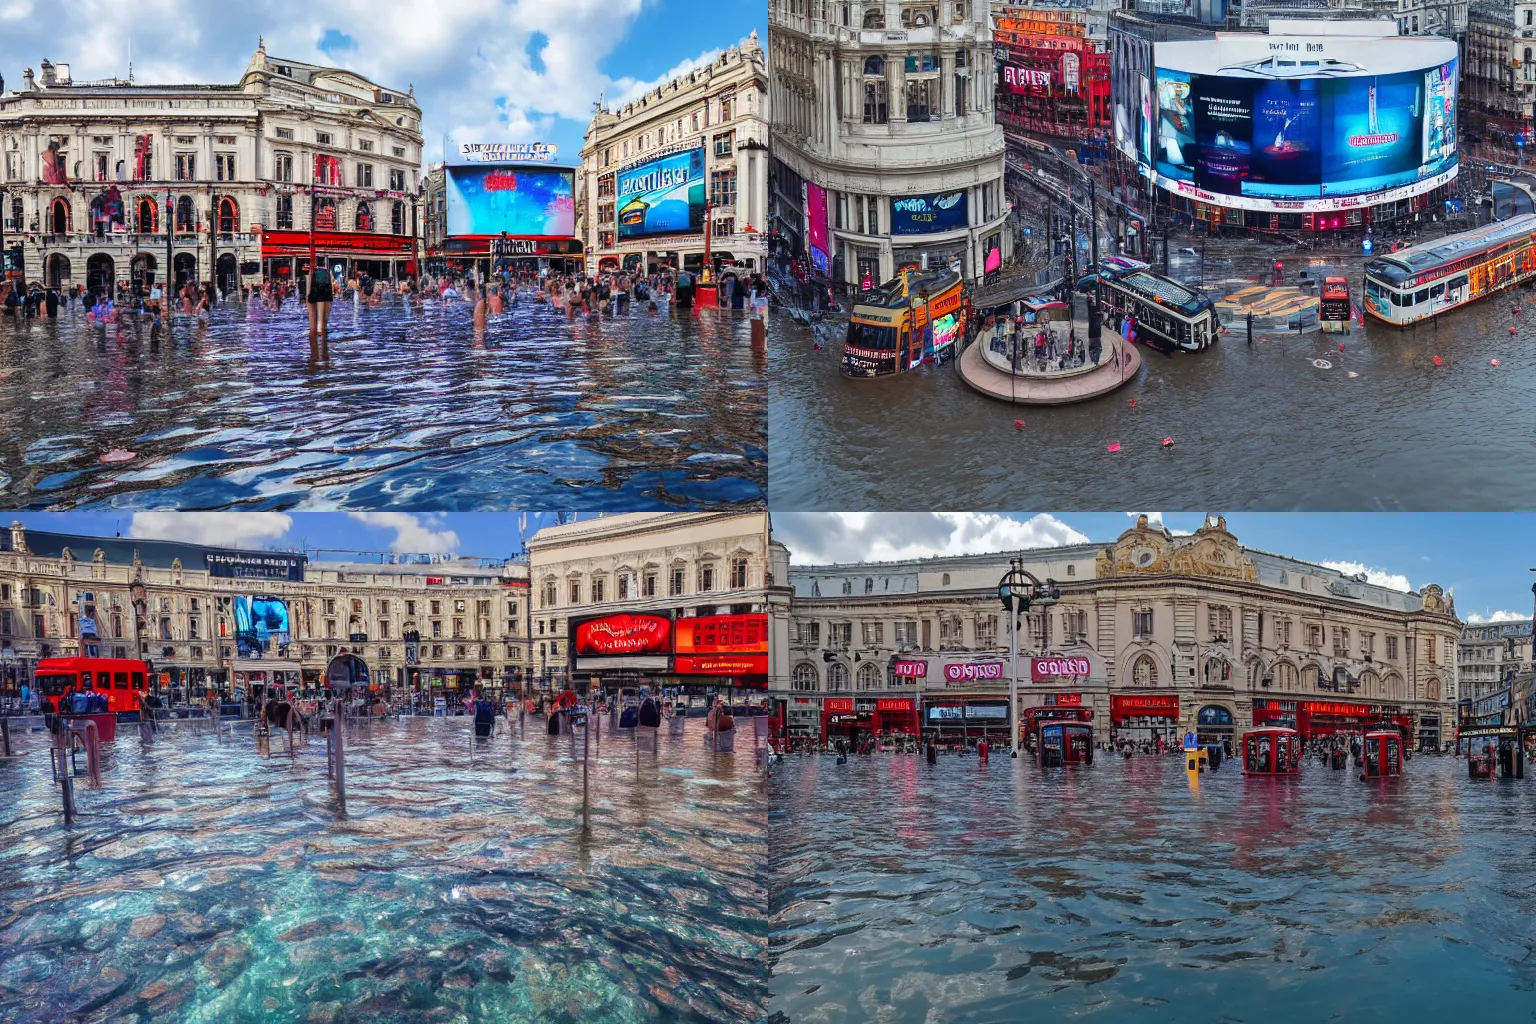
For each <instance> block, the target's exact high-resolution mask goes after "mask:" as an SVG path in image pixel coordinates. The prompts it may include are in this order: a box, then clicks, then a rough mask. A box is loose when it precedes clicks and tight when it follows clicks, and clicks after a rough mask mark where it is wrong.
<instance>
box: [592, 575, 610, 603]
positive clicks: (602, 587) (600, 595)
mask: <svg viewBox="0 0 1536 1024" xmlns="http://www.w3.org/2000/svg"><path fill="white" fill-rule="evenodd" d="M607 589H608V581H607V580H605V579H603V578H602V577H601V576H594V577H593V578H592V603H593V604H602V603H603V601H605V600H606V599H607V597H606V594H605V593H604V592H605V591H606V590H607Z"/></svg>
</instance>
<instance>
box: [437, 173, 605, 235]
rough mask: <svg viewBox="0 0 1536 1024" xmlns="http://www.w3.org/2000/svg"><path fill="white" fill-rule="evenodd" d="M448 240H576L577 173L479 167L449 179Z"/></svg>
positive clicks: (446, 178) (447, 190) (447, 178)
mask: <svg viewBox="0 0 1536 1024" xmlns="http://www.w3.org/2000/svg"><path fill="white" fill-rule="evenodd" d="M445 185H446V192H447V198H448V234H450V235H500V234H502V233H503V232H505V233H506V234H508V235H511V236H514V237H517V238H570V237H573V236H574V235H575V234H576V172H575V171H574V170H572V169H571V168H569V167H549V166H526V165H522V164H474V165H472V166H464V167H449V168H447V169H446V177H445Z"/></svg>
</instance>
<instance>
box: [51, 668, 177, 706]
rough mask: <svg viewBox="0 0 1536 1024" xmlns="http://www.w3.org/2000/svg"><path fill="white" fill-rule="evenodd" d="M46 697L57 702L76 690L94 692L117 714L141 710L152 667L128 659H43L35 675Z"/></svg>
mask: <svg viewBox="0 0 1536 1024" xmlns="http://www.w3.org/2000/svg"><path fill="white" fill-rule="evenodd" d="M34 680H35V682H36V683H37V688H38V689H39V690H41V691H42V693H43V696H45V697H49V698H52V699H53V700H55V701H57V700H58V699H59V697H61V696H62V695H63V694H64V693H66V692H68V691H73V690H95V691H96V692H97V693H99V694H101V695H102V696H104V697H106V698H107V707H108V708H109V709H110V710H112V711H113V712H114V713H115V712H119V711H137V710H139V698H140V697H141V696H143V695H144V694H145V693H147V692H148V688H149V666H148V665H146V664H145V663H144V662H142V661H135V660H133V659H129V658H44V659H43V660H42V661H39V662H38V663H37V671H36V672H35V673H34Z"/></svg>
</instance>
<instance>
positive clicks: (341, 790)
mask: <svg viewBox="0 0 1536 1024" xmlns="http://www.w3.org/2000/svg"><path fill="white" fill-rule="evenodd" d="M333 700H334V705H333V711H332V714H333V716H334V719H335V721H334V722H333V723H332V726H331V739H332V741H333V742H334V743H335V747H334V748H333V749H334V750H335V778H336V803H337V806H339V807H340V809H341V810H343V811H345V810H346V809H347V754H346V741H345V740H344V739H343V737H344V736H345V734H346V731H347V729H346V726H347V719H346V714H347V709H346V707H345V705H343V704H342V703H341V699H340V698H333Z"/></svg>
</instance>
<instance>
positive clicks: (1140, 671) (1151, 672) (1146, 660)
mask: <svg viewBox="0 0 1536 1024" xmlns="http://www.w3.org/2000/svg"><path fill="white" fill-rule="evenodd" d="M1131 683H1132V685H1135V686H1156V685H1157V662H1155V661H1153V660H1152V656H1151V655H1150V654H1143V655H1142V656H1141V657H1139V658H1137V659H1136V661H1135V663H1134V664H1133V665H1132V666H1131Z"/></svg>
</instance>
